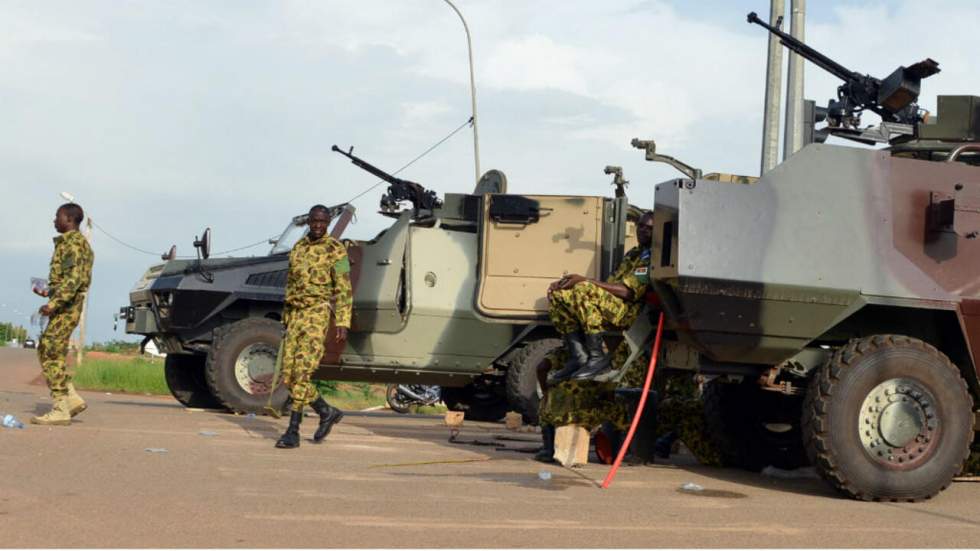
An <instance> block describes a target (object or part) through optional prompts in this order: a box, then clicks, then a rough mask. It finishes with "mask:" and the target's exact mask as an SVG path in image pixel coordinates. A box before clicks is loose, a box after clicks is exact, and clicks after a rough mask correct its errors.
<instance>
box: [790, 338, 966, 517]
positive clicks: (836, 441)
mask: <svg viewBox="0 0 980 551" xmlns="http://www.w3.org/2000/svg"><path fill="white" fill-rule="evenodd" d="M972 410H973V401H972V399H971V398H970V395H969V393H968V392H967V387H966V382H965V381H964V380H963V378H962V377H961V376H960V372H959V370H958V369H957V368H956V366H954V365H953V364H952V363H951V362H950V361H949V358H947V357H946V355H945V354H943V353H942V352H940V351H938V350H936V349H935V348H933V347H932V346H930V345H928V344H926V343H924V342H922V341H920V340H918V339H913V338H910V337H906V336H901V335H875V336H872V337H866V338H862V339H854V340H852V341H851V342H850V343H848V344H847V345H846V346H844V347H843V348H841V349H839V350H837V351H836V353H835V354H834V356H833V358H832V359H831V360H830V361H829V362H828V363H827V364H826V365H824V366H823V367H821V368H820V369H819V370H818V372H817V373H816V374H815V376H814V377H813V380H812V381H811V384H810V388H809V392H808V393H807V397H806V404H805V405H804V415H803V435H804V440H805V442H806V450H807V453H808V454H809V456H810V460H811V461H812V462H813V464H814V466H815V467H816V469H817V472H818V473H820V475H821V476H822V477H823V478H824V479H825V480H826V481H827V482H829V483H830V484H831V485H832V486H833V487H835V488H837V489H838V490H840V491H841V492H843V493H844V494H846V495H848V496H850V497H853V498H857V499H862V500H866V501H872V500H874V501H917V500H921V499H928V498H930V497H932V496H934V495H936V494H937V493H939V492H941V491H942V490H943V489H945V488H946V487H947V486H948V485H949V483H950V481H952V479H953V477H954V476H955V475H956V474H957V473H958V472H959V471H960V469H961V468H962V466H963V461H964V460H965V459H966V457H967V456H968V455H969V452H970V441H971V440H972V438H973V413H972Z"/></svg>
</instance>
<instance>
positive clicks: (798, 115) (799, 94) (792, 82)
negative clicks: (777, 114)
mask: <svg viewBox="0 0 980 551" xmlns="http://www.w3.org/2000/svg"><path fill="white" fill-rule="evenodd" d="M789 11H790V17H789V23H790V26H789V29H790V31H789V33H790V34H791V35H792V36H793V38H796V39H798V40H799V41H800V42H803V41H804V37H803V34H804V33H803V26H804V23H805V17H806V0H791V1H790V8H789ZM788 65H789V75H788V76H787V79H786V81H787V82H786V130H785V134H784V136H783V160H784V161H785V160H786V159H788V158H789V157H790V156H791V155H792V154H793V153H796V152H797V151H799V150H800V149H801V148H802V147H803V56H801V55H800V54H798V53H796V52H793V51H791V52H790V53H789V64H788Z"/></svg>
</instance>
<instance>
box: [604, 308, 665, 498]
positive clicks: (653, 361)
mask: <svg viewBox="0 0 980 551" xmlns="http://www.w3.org/2000/svg"><path fill="white" fill-rule="evenodd" d="M663 330H664V313H663V312H660V319H659V320H658V321H657V337H656V339H654V341H653V351H652V352H651V354H650V366H649V367H648V368H647V380H646V381H645V382H644V383H643V394H641V395H640V405H638V406H636V413H635V414H633V423H632V424H631V425H630V430H629V432H628V433H626V439H625V440H623V445H622V446H620V448H619V454H617V455H616V461H614V462H613V465H612V467H610V468H609V473H608V474H607V475H606V479H605V480H603V481H602V488H603V489H606V488H608V487H609V485H610V484H612V480H613V478H614V477H615V476H616V471H617V470H619V464H620V463H622V462H623V458H624V457H626V450H628V449H629V447H630V442H632V441H633V433H635V432H636V426H637V425H639V424H640V416H642V415H643V406H645V405H646V403H647V394H649V393H650V384H651V383H652V382H653V372H654V371H655V370H656V369H657V356H659V355H660V334H661V333H663Z"/></svg>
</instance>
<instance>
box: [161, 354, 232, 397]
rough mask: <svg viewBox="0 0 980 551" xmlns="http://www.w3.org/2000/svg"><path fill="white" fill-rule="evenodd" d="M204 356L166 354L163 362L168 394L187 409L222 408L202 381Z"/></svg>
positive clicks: (205, 382)
mask: <svg viewBox="0 0 980 551" xmlns="http://www.w3.org/2000/svg"><path fill="white" fill-rule="evenodd" d="M205 361H206V358H205V357H204V356H198V355H191V354H167V359H166V360H164V362H163V377H164V379H165V380H166V381H167V388H169V389H170V394H173V396H174V398H176V399H177V401H178V402H180V403H181V404H183V405H184V406H187V407H189V408H205V409H212V408H223V407H224V406H222V405H221V402H219V401H218V400H217V399H216V398H215V397H214V395H213V394H211V389H210V388H208V383H207V381H205V380H204V364H205Z"/></svg>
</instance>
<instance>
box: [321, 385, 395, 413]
mask: <svg viewBox="0 0 980 551" xmlns="http://www.w3.org/2000/svg"><path fill="white" fill-rule="evenodd" d="M327 382H328V383H330V384H329V386H332V387H333V388H332V389H329V388H328V387H327V385H323V384H320V385H317V386H318V388H319V390H320V392H321V393H322V394H323V397H324V398H326V399H327V401H328V402H330V405H332V406H334V407H338V408H340V409H344V410H360V409H367V408H371V407H375V406H383V405H385V385H372V384H368V383H337V382H334V381H327Z"/></svg>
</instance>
